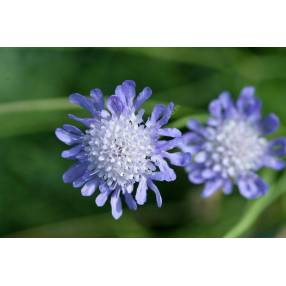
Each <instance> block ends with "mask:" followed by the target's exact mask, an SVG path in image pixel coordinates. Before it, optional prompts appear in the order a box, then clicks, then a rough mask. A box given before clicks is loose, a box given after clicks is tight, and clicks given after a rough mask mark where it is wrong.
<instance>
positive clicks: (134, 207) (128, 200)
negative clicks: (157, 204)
mask: <svg viewBox="0 0 286 286" xmlns="http://www.w3.org/2000/svg"><path fill="white" fill-rule="evenodd" d="M124 197H125V202H126V204H127V206H128V208H129V209H130V210H137V204H136V202H135V200H134V199H133V197H132V195H131V194H129V193H127V192H126V193H125V194H124Z"/></svg>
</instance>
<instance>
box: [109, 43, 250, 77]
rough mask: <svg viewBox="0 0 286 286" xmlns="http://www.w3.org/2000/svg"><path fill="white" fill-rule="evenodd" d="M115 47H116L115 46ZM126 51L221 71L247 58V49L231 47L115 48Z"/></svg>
mask: <svg viewBox="0 0 286 286" xmlns="http://www.w3.org/2000/svg"><path fill="white" fill-rule="evenodd" d="M113 49H114V48H113ZM115 49H118V50H119V51H121V52H124V53H133V54H142V55H144V56H147V57H151V58H158V59H162V60H168V61H175V62H180V63H184V64H186V63H188V64H196V65H202V66H205V67H208V68H213V69H216V70H219V71H224V72H225V71H226V70H227V69H229V68H232V67H233V66H235V64H236V63H238V62H240V61H241V59H242V58H247V56H248V55H249V52H248V51H247V50H246V49H229V48H219V49H217V48H164V49H162V48H115Z"/></svg>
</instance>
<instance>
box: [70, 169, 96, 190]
mask: <svg viewBox="0 0 286 286" xmlns="http://www.w3.org/2000/svg"><path fill="white" fill-rule="evenodd" d="M93 177H94V174H93V171H89V170H88V169H86V170H85V172H84V174H83V175H82V176H80V177H79V178H78V179H76V180H75V181H73V183H72V185H73V187H74V188H80V187H82V186H83V185H84V184H85V183H86V182H88V181H90V180H91V179H92V178H93Z"/></svg>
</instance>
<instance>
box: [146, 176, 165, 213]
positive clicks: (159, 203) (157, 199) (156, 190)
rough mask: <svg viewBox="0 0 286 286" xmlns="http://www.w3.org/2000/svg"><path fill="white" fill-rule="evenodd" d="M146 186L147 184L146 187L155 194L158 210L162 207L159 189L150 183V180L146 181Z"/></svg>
mask: <svg viewBox="0 0 286 286" xmlns="http://www.w3.org/2000/svg"><path fill="white" fill-rule="evenodd" d="M147 184H148V187H149V188H150V189H151V190H152V191H153V192H154V193H155V196H156V202H157V206H158V208H160V207H161V206H162V197H161V194H160V191H159V189H158V188H157V186H156V185H155V184H154V183H153V182H152V180H148V182H147Z"/></svg>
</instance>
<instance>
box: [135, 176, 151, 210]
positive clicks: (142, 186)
mask: <svg viewBox="0 0 286 286" xmlns="http://www.w3.org/2000/svg"><path fill="white" fill-rule="evenodd" d="M147 189H148V187H147V180H146V178H145V177H142V178H141V179H140V181H139V184H138V187H137V191H136V196H135V199H136V201H137V203H138V204H139V205H143V204H144V203H145V202H146V200H147Z"/></svg>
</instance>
